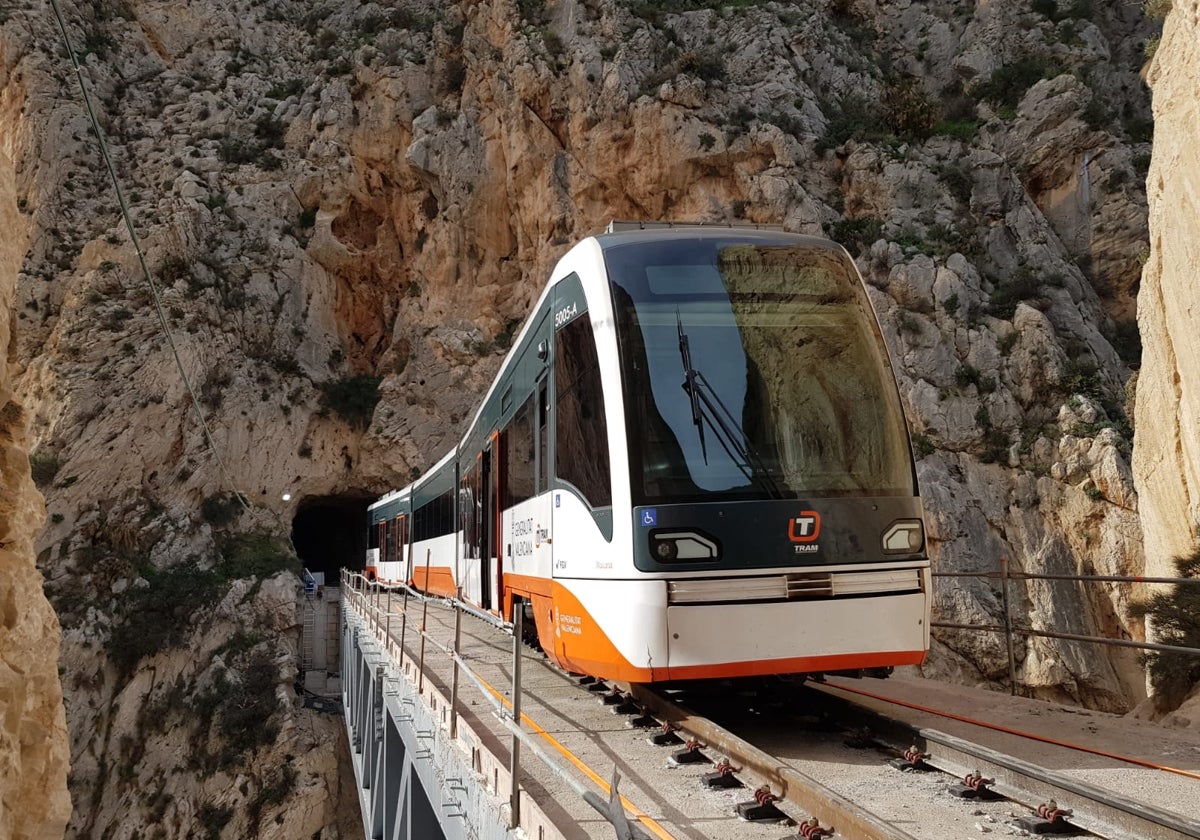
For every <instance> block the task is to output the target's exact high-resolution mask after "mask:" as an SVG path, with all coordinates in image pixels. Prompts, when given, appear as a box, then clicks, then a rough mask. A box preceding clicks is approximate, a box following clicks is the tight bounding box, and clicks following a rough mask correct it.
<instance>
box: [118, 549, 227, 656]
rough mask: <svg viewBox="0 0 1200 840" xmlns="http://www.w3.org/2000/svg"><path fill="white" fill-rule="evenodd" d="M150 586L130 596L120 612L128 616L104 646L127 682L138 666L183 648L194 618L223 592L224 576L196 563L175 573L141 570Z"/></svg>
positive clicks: (172, 570)
mask: <svg viewBox="0 0 1200 840" xmlns="http://www.w3.org/2000/svg"><path fill="white" fill-rule="evenodd" d="M141 578H142V579H143V580H145V581H146V585H145V586H141V587H138V586H134V587H131V588H130V589H128V590H126V591H125V593H124V597H123V599H122V603H121V604H120V606H119V607H118V610H119V612H120V613H121V614H123V616H124V620H123V622H122V623H121V624H119V625H117V626H116V627H114V628H113V631H112V634H111V635H110V636H109V637H108V641H107V642H106V643H105V646H104V647H105V650H106V651H107V653H108V656H109V659H111V660H112V663H113V664H114V665H115V666H116V667H117V671H119V672H120V674H121V675H122V676H129V675H130V674H132V673H133V671H134V669H135V668H136V667H137V664H138V662H140V661H141V660H142V659H143V658H145V657H147V656H153V655H154V654H156V653H158V652H159V651H161V650H164V649H166V648H168V647H174V646H177V645H180V644H182V643H183V640H184V637H185V636H186V635H187V632H188V630H189V629H190V628H191V625H192V621H191V618H192V614H193V613H195V612H196V610H198V609H200V608H202V607H206V606H208V605H210V604H212V603H213V602H214V601H216V600H217V598H218V597H219V596H220V594H221V592H222V591H223V587H222V586H221V576H220V575H219V574H218V573H217V572H215V571H213V570H203V569H200V568H197V567H196V566H194V565H192V564H191V563H184V564H180V565H179V566H174V567H172V568H170V569H162V570H159V569H155V568H153V567H149V568H145V569H142V570H141Z"/></svg>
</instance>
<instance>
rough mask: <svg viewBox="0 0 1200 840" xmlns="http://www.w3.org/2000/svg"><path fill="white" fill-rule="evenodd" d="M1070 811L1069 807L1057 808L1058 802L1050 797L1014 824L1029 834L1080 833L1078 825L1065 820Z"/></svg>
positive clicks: (1081, 831)
mask: <svg viewBox="0 0 1200 840" xmlns="http://www.w3.org/2000/svg"><path fill="white" fill-rule="evenodd" d="M1072 813H1074V812H1073V811H1072V810H1071V809H1070V808H1059V807H1058V803H1057V802H1055V801H1054V800H1053V799H1051V800H1050V801H1049V802H1043V803H1042V804H1040V805H1038V806H1037V812H1036V813H1035V814H1034V815H1033V816H1031V817H1021V818H1019V819H1018V820H1017V821H1016V825H1017V826H1018V827H1019V828H1022V829H1024V830H1025V831H1028V832H1029V833H1031V834H1061V835H1072V834H1082V833H1083V830H1082V829H1081V828H1079V826H1077V825H1072V824H1071V823H1070V822H1068V821H1067V817H1069V816H1071V814H1072Z"/></svg>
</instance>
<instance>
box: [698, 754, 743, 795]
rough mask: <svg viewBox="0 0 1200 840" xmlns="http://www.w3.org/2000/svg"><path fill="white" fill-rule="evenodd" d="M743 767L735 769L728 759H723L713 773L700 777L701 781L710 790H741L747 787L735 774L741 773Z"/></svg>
mask: <svg viewBox="0 0 1200 840" xmlns="http://www.w3.org/2000/svg"><path fill="white" fill-rule="evenodd" d="M741 771H742V768H741V767H734V766H733V765H732V764H730V763H729V759H728V758H722V759H721V760H720V761H718V762H717V766H716V767H715V768H714V770H713V772H712V773H705V774H704V775H703V776H701V777H700V781H701V782H702V783H703V784H704V786H705V787H709V788H725V789H729V788H740V787H745V785H744V784H742V780H741V779H739V778H738V777H737V776H736V775H734V774H735V773H740V772H741Z"/></svg>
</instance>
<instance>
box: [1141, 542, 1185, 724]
mask: <svg viewBox="0 0 1200 840" xmlns="http://www.w3.org/2000/svg"><path fill="white" fill-rule="evenodd" d="M1172 562H1173V565H1174V566H1175V571H1176V575H1177V576H1178V577H1181V578H1197V577H1200V550H1197V551H1194V552H1193V553H1192V554H1191V555H1190V556H1183V557H1176V558H1175V559H1174V560H1173V561H1172ZM1129 611H1130V614H1131V615H1133V616H1135V617H1138V618H1148V619H1150V621H1151V622H1152V624H1153V626H1154V629H1155V630H1156V632H1157V633H1158V641H1159V642H1160V643H1162V644H1165V645H1176V646H1180V647H1193V648H1196V647H1200V585H1197V584H1187V583H1176V584H1173V585H1172V586H1171V591H1170V592H1159V593H1156V594H1154V595H1152V596H1151V597H1150V599H1149V600H1147V601H1143V602H1141V603H1133V604H1130V609H1129ZM1142 661H1143V663H1144V664H1145V665H1146V666H1147V669H1148V670H1149V672H1150V683H1151V685H1153V686H1154V702H1155V705H1157V706H1158V707H1159V708H1160V709H1162V710H1167V709H1174V708H1177V707H1178V706H1179V704H1180V703H1181V702H1183V700H1184V698H1185V697H1187V695H1188V692H1190V691H1191V690H1192V688H1193V687H1194V686H1195V685H1196V683H1198V682H1200V657H1196V656H1190V655H1188V654H1184V653H1173V652H1165V651H1163V652H1160V651H1155V652H1153V653H1147V654H1145V656H1144V657H1143V660H1142Z"/></svg>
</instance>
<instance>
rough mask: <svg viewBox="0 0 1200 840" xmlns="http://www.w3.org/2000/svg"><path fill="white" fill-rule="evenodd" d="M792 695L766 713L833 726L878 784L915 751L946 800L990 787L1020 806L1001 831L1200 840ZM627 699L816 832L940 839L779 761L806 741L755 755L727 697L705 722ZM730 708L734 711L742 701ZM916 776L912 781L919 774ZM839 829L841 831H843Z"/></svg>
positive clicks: (1125, 807) (1101, 794)
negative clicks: (970, 786) (779, 710)
mask: <svg viewBox="0 0 1200 840" xmlns="http://www.w3.org/2000/svg"><path fill="white" fill-rule="evenodd" d="M791 690H792V691H794V692H795V695H794V696H793V697H789V698H783V699H782V703H781V702H780V701H779V699H778V698H777V700H776V702H775V703H773V704H771V705H776V706H778V705H789V704H790V705H793V706H799V707H802V708H805V709H808V710H810V711H814V710H815V711H816V712H817V714H816V715H815V717H816V718H817V719H818V720H824V721H826V722H827V724H828V725H829V726H830V727H831V728H833V727H835V726H836V728H837V730H838V735H837V737H843V736H848V738H847V739H845V740H854V741H857V743H858V746H859V748H862V749H869V750H873V751H876V752H878V753H879V760H878V762H879V772H880V774H881V775H887V774H889V773H891V774H895V773H897V772H898V771H896V770H895V769H894V768H892V767H891V766H889V765H888V764H887V759H888V758H896V757H898V756H900V755H902V753H903V751H904V750H905V749H906V748H907V747H909V746H910V745H911V746H916V747H917V748H918V749H919V750H920V751H921V752H922V753H924V754H925V758H924V759H923V761H924V764H925V765H926V766H927V767H928V768H930V769H932V770H936V771H940V772H941V773H942V774H944V780H943V781H942V783H941V785H940V788H941V789H942V790H943V791H945V792H947V793H948V791H949V790H950V789H951V788H954V787H961V784H960V783H959V781H960V780H962V779H963V778H964V777H965V776H967V775H968V774H971V773H975V774H979V775H981V776H983V777H985V778H988V779H992V780H994V781H993V782H992V783H991V784H990V785H988V786H987V787H989V788H990V790H991V791H993V792H994V793H995V794H996V795H997V797H998V798H1003V800H1005V801H1006V802H1007V803H1011V804H1015V805H1018V806H1020V810H1019V811H1018V812H1016V813H1015V814H1011V815H1010V816H1011V817H1012V818H1011V819H1009V820H998V819H995V818H994V817H993V819H992V820H991V822H993V823H1005V822H1006V823H1008V825H1009V826H1010V827H1011V828H1012V829H1014V832H1015V831H1026V832H1029V833H1049V834H1058V833H1063V834H1065V833H1073V834H1075V835H1076V836H1079V835H1090V836H1094V837H1100V838H1104V839H1105V840H1146V838H1153V840H1160V838H1161V840H1184V839H1185V838H1200V822H1198V821H1197V820H1195V819H1192V818H1190V817H1187V816H1184V815H1181V814H1178V813H1173V812H1170V811H1168V810H1165V809H1161V808H1156V807H1154V806H1152V805H1147V804H1146V803H1144V802H1138V801H1134V800H1132V799H1129V798H1127V797H1124V796H1121V795H1119V794H1117V793H1114V792H1113V791H1112V790H1109V789H1105V788H1100V787H1097V786H1095V785H1091V784H1088V783H1086V782H1083V781H1080V780H1079V779H1076V778H1073V777H1071V776H1070V775H1068V774H1065V773H1059V772H1055V771H1052V770H1049V769H1047V768H1044V767H1040V766H1037V765H1035V764H1032V763H1030V762H1028V761H1026V760H1023V759H1021V758H1018V757H1016V756H1011V755H1006V754H1004V753H1001V752H998V751H996V750H994V749H990V748H988V747H985V746H982V745H979V744H974V743H971V742H970V741H967V740H964V739H962V738H958V737H955V736H953V735H950V734H947V733H944V732H940V731H938V730H935V729H930V728H922V727H913V726H909V725H908V724H905V723H902V722H900V721H897V720H894V719H891V718H888V717H886V716H884V715H881V714H879V713H877V712H875V711H871V710H868V709H866V708H864V707H862V706H858V705H855V704H854V703H853V701H852V700H848V699H847V698H845V697H843V696H839V695H838V694H837V693H836V690H831V689H830V688H828V687H826V686H823V685H820V684H815V685H813V684H810V685H808V686H805V687H803V688H799V687H797V688H793V689H791ZM631 691H632V693H633V696H634V697H635V698H637V700H638V701H639V702H640V703H642V704H644V705H645V706H646V707H647V708H648V709H652V710H654V711H655V713H657V714H660V715H662V716H663V718H664V719H666V720H671V721H672V722H674V723H675V724H676V725H678V726H679V727H680V729H682V730H684V731H686V732H689V733H692V734H694V735H695V736H696V737H697V738H699V739H700V740H704V741H707V742H709V743H711V744H713V746H714V747H715V748H716V749H719V750H721V751H723V752H725V753H727V754H729V755H731V756H734V757H736V759H737V760H738V761H740V762H742V763H744V764H745V765H746V767H747V768H748V769H753V770H754V771H755V772H756V773H758V774H760V775H762V776H764V777H766V778H768V779H770V780H771V782H772V783H773V784H775V785H778V786H779V787H780V788H781V790H782V791H783V794H784V796H785V798H786V799H787V800H789V801H793V802H795V803H796V805H798V806H799V807H801V808H804V809H807V810H808V811H810V812H812V813H814V814H817V815H819V816H820V817H821V821H822V823H824V824H832V825H835V826H837V827H838V828H839V832H838V833H839V834H842V835H844V836H847V837H862V838H871V839H872V840H874V838H911V837H917V838H924V837H928V836H935V835H936V834H937V833H938V831H939V829H937V828H936V827H935V826H934V825H932V821H929V822H926V823H925V824H924V825H922V826H920V827H919V828H914V829H905V828H902V827H901V826H899V825H898V824H897V822H896V820H895V816H894V815H892V814H883V813H880V812H874V813H873V812H872V809H871V808H870V807H864V805H863V804H862V803H860V802H853V801H850V800H849V799H848V798H847V797H846V796H845V795H843V794H841V793H839V792H838V791H837V790H835V789H833V788H831V787H830V786H828V785H826V784H825V783H824V782H823V781H821V780H820V779H818V778H817V777H816V776H815V775H814V774H809V773H805V772H803V771H801V770H799V769H798V768H797V766H796V762H795V761H794V760H789V759H788V758H785V757H783V756H784V755H786V754H788V753H795V752H798V751H803V750H804V749H805V746H804V744H803V742H805V741H807V740H809V737H808V735H807V734H801V733H800V732H799V731H793V733H792V734H791V735H783V734H775V735H773V736H770V737H769V738H768V740H769V741H770V743H771V745H772V746H771V747H770V748H769V750H770V751H768V749H764V748H760V747H759V746H756V745H755V742H756V741H761V740H762V738H763V731H762V727H761V726H760V725H751V726H749V727H747V726H746V725H744V723H738V722H737V721H738V719H739V718H741V717H744V716H743V715H742V711H743V710H742V709H741V708H735V709H729V708H728V703H729V701H728V696H726V697H723V698H720V699H718V700H716V701H715V702H714V701H713V699H712V698H711V697H710V698H708V699H707V700H705V699H703V698H702V699H701V702H700V703H699V704H697V706H698V708H703V709H704V713H703V714H701V713H699V712H697V711H696V710H694V709H692V708H689V707H688V706H686V705H684V704H682V703H681V702H679V701H678V700H676V699H672V698H671V697H668V696H667V695H665V694H664V693H663V692H661V691H658V690H655V689H652V688H649V687H646V686H634V687H632V688H631ZM817 693H819V694H820V695H821V697H822V700H823V702H821V703H814V702H812V695H814V694H817ZM802 698H807V699H802ZM734 703H735V705H737V704H738V703H740V701H734ZM810 717H813V716H811V715H810ZM714 718H715V719H717V720H720V719H723V718H730V719H732V720H733V721H734V722H733V723H732V724H730V726H729V727H726V726H722V725H720V724H718V723H716V722H714ZM835 722H839V723H835ZM735 732H738V733H741V734H735ZM798 745H799V747H798ZM912 775H913V777H914V778H915V777H917V774H912ZM914 796H915V797H917V796H920V792H919V791H917V790H915V789H914ZM973 801H974V800H969V802H973ZM1048 802H1054V803H1057V805H1058V807H1059V808H1061V809H1064V810H1069V812H1070V814H1069V816H1065V817H1063V818H1061V819H1062V820H1065V821H1056V822H1055V823H1054V824H1053V825H1051V824H1049V823H1048V822H1047V821H1045V820H1042V819H1040V818H1039V817H1038V815H1037V810H1038V808H1039V806H1041V805H1044V804H1045V803H1048ZM962 804H963V806H964V807H963V808H962V811H961V815H960V816H961V817H962V818H963V819H964V820H967V818H975V817H979V816H987V815H986V814H984V813H982V812H980V811H978V810H975V811H972V810H971V808H972V805H971V804H968V803H967V802H964V803H962ZM979 804H981V805H982V804H983V801H982V800H979ZM843 827H845V831H841V830H840V829H842V828H843ZM975 828H976V829H977V830H979V831H980V832H981V833H986V832H987V831H988V829H989V827H988V826H986V825H978V824H977V825H976V826H975ZM1071 829H1074V830H1073V831H1072V830H1071ZM992 830H994V829H992Z"/></svg>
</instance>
